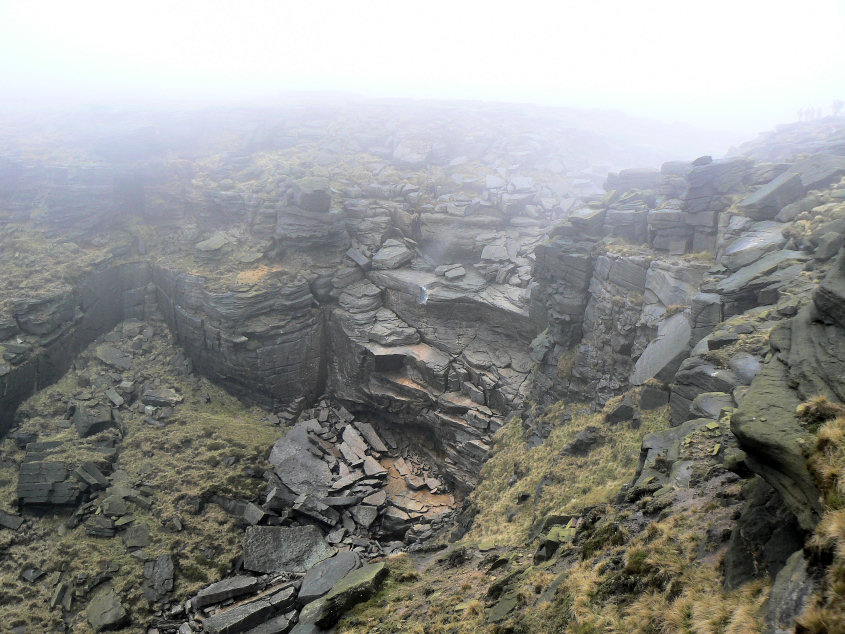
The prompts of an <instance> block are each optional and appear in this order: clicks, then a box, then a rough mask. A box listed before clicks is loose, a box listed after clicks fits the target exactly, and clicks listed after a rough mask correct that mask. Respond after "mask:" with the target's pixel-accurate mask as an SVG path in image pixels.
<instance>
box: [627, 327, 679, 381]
mask: <svg viewBox="0 0 845 634" xmlns="http://www.w3.org/2000/svg"><path fill="white" fill-rule="evenodd" d="M691 336H692V329H691V328H690V324H689V320H688V318H687V316H686V315H685V314H683V313H677V314H675V315H672V316H670V317H668V318H667V319H665V320H663V321H661V322H660V324H659V325H658V327H657V337H655V338H654V339H652V340H651V342H649V344H648V346H646V349H645V350H644V351H643V353H642V354H641V355H640V358H639V359H637V362H636V363H635V364H634V369H633V371H632V372H631V384H632V385H642V384H643V383H645V382H646V381H648V380H649V379H650V378H652V377H655V376H658V375H660V374H661V372H664V371H665V370H671V372H670V373H672V374H674V371H675V370H677V368H678V367H679V366H680V363H681V361H682V360H683V358H682V357H683V356H686V353H687V351H688V350H689V345H690V338H691ZM665 378H666V379H667V380H668V379H670V378H671V377H665Z"/></svg>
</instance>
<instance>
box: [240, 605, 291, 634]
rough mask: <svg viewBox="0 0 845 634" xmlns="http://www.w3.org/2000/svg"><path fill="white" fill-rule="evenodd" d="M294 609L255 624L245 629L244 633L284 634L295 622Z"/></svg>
mask: <svg viewBox="0 0 845 634" xmlns="http://www.w3.org/2000/svg"><path fill="white" fill-rule="evenodd" d="M296 619H297V614H296V610H291V611H290V612H286V613H285V614H279V615H278V616H274V617H273V618H272V619H270V620H269V621H266V622H264V623H262V624H261V625H256V626H255V627H253V628H251V629H249V630H247V631H246V634H285V633H286V632H289V631H290V630H291V628H292V627H293V625H294V623H296Z"/></svg>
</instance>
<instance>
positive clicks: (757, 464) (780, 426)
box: [731, 358, 822, 530]
mask: <svg viewBox="0 0 845 634" xmlns="http://www.w3.org/2000/svg"><path fill="white" fill-rule="evenodd" d="M800 402H801V401H800V400H799V399H798V397H797V396H796V394H795V392H794V391H793V390H792V389H791V388H790V387H789V379H788V375H787V368H786V366H785V365H784V364H783V362H781V361H780V360H779V359H778V358H774V359H772V360H771V361H770V362H769V363H768V364H767V365H766V366H765V367H764V368H763V371H762V372H760V374H758V375H757V376H756V377H755V378H754V380H753V381H752V383H751V389H750V390H749V392H748V393H747V394H746V395H745V398H744V399H743V400H742V403H740V405H739V407H738V408H737V409H736V411H735V412H734V414H733V416H732V417H731V431H733V433H734V435H735V436H736V438H737V440H738V442H739V446H740V448H741V449H743V450H744V451H745V452H746V454H747V458H746V463H747V464H748V465H749V467H751V469H752V470H754V471H755V472H757V473H759V474H760V475H761V476H763V478H764V479H765V480H766V481H767V482H768V483H769V484H770V485H772V486H773V487H774V488H775V489H776V490H777V491H778V493H780V495H781V497H782V498H783V500H784V502H785V504H786V505H787V507H788V508H789V509H790V510H791V511H792V512H793V513H794V514H795V516H796V517H797V518H798V522H799V524H800V525H801V527H802V528H803V529H804V530H812V529H813V527H814V526H815V525H816V523H817V522H818V519H819V517H820V515H821V512H822V508H821V505H820V502H819V492H818V490H817V489H816V487H815V484H814V483H813V479H812V477H811V476H810V473H809V471H808V470H807V464H806V458H805V457H804V448H805V447H806V446H808V442H809V436H808V434H807V432H806V431H805V430H804V429H802V427H801V425H800V424H799V422H798V419H797V418H796V416H795V410H796V408H797V407H798V405H799V404H800Z"/></svg>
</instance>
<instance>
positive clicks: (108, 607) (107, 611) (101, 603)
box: [86, 583, 129, 632]
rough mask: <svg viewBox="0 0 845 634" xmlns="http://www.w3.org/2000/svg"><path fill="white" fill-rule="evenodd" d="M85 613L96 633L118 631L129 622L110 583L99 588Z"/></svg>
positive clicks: (124, 609)
mask: <svg viewBox="0 0 845 634" xmlns="http://www.w3.org/2000/svg"><path fill="white" fill-rule="evenodd" d="M86 611H87V613H88V622H89V623H90V624H91V627H93V628H94V630H95V631H97V632H99V631H102V630H114V629H118V628H120V627H122V626H124V625H126V624H127V623H128V622H129V615H128V613H127V612H126V608H124V607H123V604H121V602H120V597H118V596H117V593H116V592H115V591H114V588H113V587H112V585H111V584H110V583H105V584H103V585H102V586H100V588H99V589H98V590H97V591H96V592H95V594H94V598H93V599H91V602H90V603H89V604H88V608H87V610H86Z"/></svg>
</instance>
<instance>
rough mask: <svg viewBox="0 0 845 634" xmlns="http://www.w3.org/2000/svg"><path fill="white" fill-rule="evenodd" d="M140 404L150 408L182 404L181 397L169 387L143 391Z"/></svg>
mask: <svg viewBox="0 0 845 634" xmlns="http://www.w3.org/2000/svg"><path fill="white" fill-rule="evenodd" d="M141 402H142V403H143V404H144V405H151V406H152V407H173V406H175V405H176V404H178V403H181V402H182V395H181V394H179V393H178V392H176V390H173V389H171V388H169V387H166V388H149V389H147V390H145V391H144V395H143V396H142V397H141Z"/></svg>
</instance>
